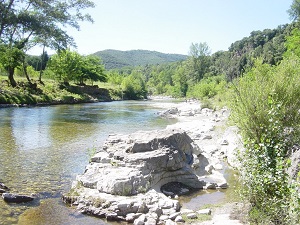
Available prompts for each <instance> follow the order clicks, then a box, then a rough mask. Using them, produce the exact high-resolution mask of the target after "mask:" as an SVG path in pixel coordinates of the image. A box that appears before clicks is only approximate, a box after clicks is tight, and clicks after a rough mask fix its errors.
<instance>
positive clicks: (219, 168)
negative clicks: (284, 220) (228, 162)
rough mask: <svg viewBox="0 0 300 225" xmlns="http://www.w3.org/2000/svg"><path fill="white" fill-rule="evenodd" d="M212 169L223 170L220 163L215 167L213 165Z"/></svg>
mask: <svg viewBox="0 0 300 225" xmlns="http://www.w3.org/2000/svg"><path fill="white" fill-rule="evenodd" d="M214 168H215V169H216V170H222V169H223V165H222V164H220V163H217V164H216V165H214Z"/></svg>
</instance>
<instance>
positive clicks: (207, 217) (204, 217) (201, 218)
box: [182, 214, 212, 224]
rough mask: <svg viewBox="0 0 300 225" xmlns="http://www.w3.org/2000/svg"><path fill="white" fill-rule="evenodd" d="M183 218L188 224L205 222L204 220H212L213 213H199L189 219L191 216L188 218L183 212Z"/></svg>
mask: <svg viewBox="0 0 300 225" xmlns="http://www.w3.org/2000/svg"><path fill="white" fill-rule="evenodd" d="M182 219H183V220H184V221H185V223H187V224H194V223H201V222H204V221H208V220H212V216H211V215H206V214H197V218H195V219H189V218H187V214H183V215H182Z"/></svg>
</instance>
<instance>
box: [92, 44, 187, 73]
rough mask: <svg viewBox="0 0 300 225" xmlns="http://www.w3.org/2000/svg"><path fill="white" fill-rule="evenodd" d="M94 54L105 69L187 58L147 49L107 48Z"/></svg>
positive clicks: (162, 62)
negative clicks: (101, 61) (123, 49)
mask: <svg viewBox="0 0 300 225" xmlns="http://www.w3.org/2000/svg"><path fill="white" fill-rule="evenodd" d="M94 55H96V56H99V57H100V58H101V59H102V60H103V63H104V65H105V69H107V70H110V69H118V68H119V69H120V68H122V67H128V66H131V67H133V66H146V65H155V64H164V63H170V62H177V61H183V60H185V59H186V58H187V56H186V55H180V54H165V53H161V52H156V51H147V50H131V51H118V50H111V49H109V50H104V51H99V52H96V53H94Z"/></svg>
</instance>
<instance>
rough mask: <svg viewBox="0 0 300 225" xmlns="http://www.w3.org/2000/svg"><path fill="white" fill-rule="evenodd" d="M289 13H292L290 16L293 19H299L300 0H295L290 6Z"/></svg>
mask: <svg viewBox="0 0 300 225" xmlns="http://www.w3.org/2000/svg"><path fill="white" fill-rule="evenodd" d="M288 13H289V15H290V18H291V19H292V20H294V21H295V20H299V16H300V0H293V3H292V5H291V7H290V9H289V10H288Z"/></svg>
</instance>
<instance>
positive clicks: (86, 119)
mask: <svg viewBox="0 0 300 225" xmlns="http://www.w3.org/2000/svg"><path fill="white" fill-rule="evenodd" d="M157 111H158V109H154V108H153V107H152V103H151V102H112V103H97V104H82V105H61V106H51V107H40V108H38V107H37V108H8V109H0V134H1V135H0V143H1V144H0V182H5V184H6V185H7V186H9V187H10V188H11V192H16V193H22V194H31V193H35V194H38V195H39V197H40V199H41V202H40V205H39V206H38V207H36V205H38V204H39V202H38V203H35V204H36V205H28V204H24V205H10V204H6V203H5V202H4V201H3V200H0V225H4V224H5V225H6V224H17V223H18V220H19V218H20V221H19V223H20V224H51V218H54V217H55V219H56V220H57V221H56V222H57V223H55V224H94V223H95V221H94V220H92V219H91V218H90V217H86V216H81V217H80V218H78V216H75V217H74V214H72V213H74V212H73V211H72V210H71V209H68V208H67V207H65V206H63V205H61V204H60V199H59V197H60V196H61V193H62V192H65V191H67V190H68V189H69V188H70V185H71V182H72V180H74V179H75V176H76V175H77V174H80V173H82V172H83V170H84V167H85V165H86V164H87V163H88V159H89V153H88V149H90V148H99V147H100V146H102V144H103V141H104V140H105V139H106V138H107V136H108V135H109V134H110V133H131V132H134V131H137V130H140V129H143V130H151V129H158V128H164V127H166V125H168V124H171V123H173V122H174V121H173V120H171V121H168V120H165V119H161V118H159V117H158V116H157V114H156V112H157ZM70 210H71V211H70ZM24 212H25V213H24ZM22 213H24V214H22ZM21 214H22V216H21V217H20V215H21ZM93 219H94V218H93ZM48 220H49V221H48ZM31 221H34V222H31ZM45 221H47V223H46V222H45ZM53 221H55V220H53ZM74 221H80V222H78V223H77V222H76V223H75V222H74ZM91 221H92V222H91ZM96 221H98V222H97V223H100V221H99V219H97V220H96Z"/></svg>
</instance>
